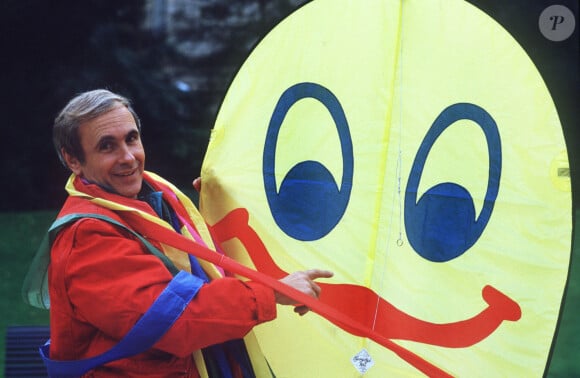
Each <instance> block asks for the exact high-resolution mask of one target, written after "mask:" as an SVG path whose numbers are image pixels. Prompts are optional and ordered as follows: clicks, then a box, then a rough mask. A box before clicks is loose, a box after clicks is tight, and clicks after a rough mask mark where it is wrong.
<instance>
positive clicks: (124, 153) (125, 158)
mask: <svg viewBox="0 0 580 378" xmlns="http://www.w3.org/2000/svg"><path fill="white" fill-rule="evenodd" d="M119 160H120V161H122V162H130V161H133V160H135V155H134V154H133V151H132V150H131V148H130V147H129V146H127V145H126V144H124V145H123V146H122V148H121V150H120V156H119Z"/></svg>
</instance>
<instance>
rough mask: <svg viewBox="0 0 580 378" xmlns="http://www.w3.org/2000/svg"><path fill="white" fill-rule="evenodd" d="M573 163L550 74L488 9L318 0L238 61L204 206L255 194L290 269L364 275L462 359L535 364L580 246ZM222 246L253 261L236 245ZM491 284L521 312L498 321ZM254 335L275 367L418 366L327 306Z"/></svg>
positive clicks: (501, 369) (230, 205) (346, 370)
mask: <svg viewBox="0 0 580 378" xmlns="http://www.w3.org/2000/svg"><path fill="white" fill-rule="evenodd" d="M349 145H350V146H351V150H350V149H349ZM568 167H569V166H568V158H567V153H566V145H565V143H564V138H563V135H562V127H561V124H560V121H559V119H558V115H557V113H556V109H555V106H554V103H553V101H552V99H551V97H550V94H549V92H548V90H547V88H546V86H545V84H544V82H543V80H542V78H541V76H540V74H539V73H538V71H537V70H536V68H535V66H534V64H533V62H532V61H531V60H530V58H529V57H528V56H527V55H526V53H525V51H524V50H523V49H522V48H521V47H520V46H519V44H518V43H517V42H516V41H515V40H514V39H513V38H512V37H511V36H510V34H509V33H508V32H506V31H505V30H504V29H503V28H502V27H501V26H500V25H499V24H497V23H496V22H495V21H494V20H493V19H492V18H490V17H489V16H488V15H486V14H485V13H484V12H482V11H480V10H479V9H477V8H476V7H474V6H472V5H470V4H469V3H466V2H463V1H460V0H446V1H436V0H405V1H394V0H373V1H370V0H369V1H348V0H315V1H312V2H310V3H308V4H306V5H305V6H303V7H301V8H299V9H298V10H297V11H296V12H294V13H293V14H292V15H291V16H290V17H288V18H287V19H285V20H284V21H282V22H281V23H280V24H279V25H278V26H276V27H275V28H274V29H273V30H272V31H271V32H270V33H269V34H268V35H267V36H266V37H265V38H264V39H263V40H262V41H261V42H260V43H259V44H258V46H257V47H256V48H255V49H254V51H253V52H252V53H251V55H250V56H249V57H248V59H247V60H246V62H245V63H244V64H243V66H242V67H241V69H240V71H239V73H238V74H237V76H236V77H235V79H234V81H233V83H232V85H231V87H230V89H229V90H228V93H227V95H226V97H225V100H224V102H223V104H222V106H221V108H220V111H219V114H218V117H217V120H216V123H215V127H214V129H213V131H212V135H211V138H210V143H209V146H208V150H207V154H206V156H205V159H204V163H203V167H202V179H203V190H202V192H201V198H200V201H201V211H202V213H203V215H204V216H205V217H206V219H207V220H208V222H209V223H210V224H214V223H217V222H219V221H220V220H221V219H223V218H224V217H225V216H226V215H227V214H228V213H230V212H231V211H232V210H234V209H237V208H245V209H247V211H248V212H249V214H250V220H249V224H250V226H251V227H252V228H253V229H254V230H255V231H256V232H257V234H258V235H259V236H260V238H261V239H262V241H263V242H264V244H265V246H266V247H267V249H268V251H269V253H270V255H271V256H272V258H273V260H274V261H275V262H276V264H277V265H278V266H279V267H281V269H283V270H284V271H286V272H292V271H296V270H302V269H308V268H314V267H316V268H324V269H330V270H333V271H334V272H335V276H334V277H333V278H332V279H331V280H329V281H328V282H330V283H348V284H353V285H360V286H364V287H366V288H370V289H371V290H373V291H374V292H375V293H377V295H378V296H379V297H380V298H382V299H383V300H384V301H386V302H387V303H389V304H390V305H392V306H394V308H396V309H397V311H400V314H407V315H409V316H411V317H413V318H416V319H417V320H418V321H422V322H424V323H421V324H422V325H424V326H425V327H426V328H425V329H426V330H427V332H425V335H416V336H412V334H413V331H412V330H411V329H407V328H409V327H404V328H405V329H397V325H396V324H395V323H394V322H395V321H396V320H397V319H399V318H398V317H397V316H394V315H392V314H391V313H385V312H384V311H382V310H380V311H379V310H377V311H376V313H371V314H369V316H370V317H374V319H376V320H377V323H380V322H381V321H383V322H387V323H388V322H390V321H392V322H393V324H392V325H390V326H391V327H393V330H392V333H389V334H392V335H394V336H393V338H392V340H393V341H394V342H395V343H397V344H398V345H399V346H401V347H403V348H405V349H407V350H409V351H411V352H412V353H414V354H416V355H418V356H419V357H421V358H423V359H424V360H425V361H428V362H429V363H431V364H433V365H435V366H437V367H439V368H440V369H442V370H443V371H445V372H448V373H449V374H451V375H454V376H469V377H477V376H482V377H484V376H485V377H487V376H501V375H509V376H539V375H541V374H542V373H543V372H544V369H545V365H546V362H547V358H548V354H549V350H550V346H551V343H552V339H553V336H554V332H555V328H556V324H557V321H558V314H559V311H560V305H561V301H562V295H563V291H564V286H565V283H566V278H567V274H568V265H569V259H570V253H571V241H572V202H571V191H570V177H569V169H568ZM317 191H320V192H317ZM293 211H294V212H293ZM224 248H225V249H226V251H227V253H228V254H231V255H233V256H235V257H236V258H237V259H238V260H240V261H242V262H244V263H247V264H248V265H252V263H251V261H250V260H249V258H248V256H247V253H246V251H245V249H244V248H243V247H242V246H241V245H240V244H239V243H236V242H228V243H225V244H224ZM489 287H491V288H493V289H486V288H489ZM492 290H496V291H497V292H499V293H501V295H500V294H497V295H498V296H497V297H494V298H500V297H501V298H502V299H506V298H507V299H506V301H508V302H509V301H511V302H509V303H515V304H517V307H518V308H519V309H520V310H521V317H517V319H515V318H514V319H511V320H509V319H503V320H501V319H500V322H499V323H498V325H497V327H496V328H494V329H489V330H488V329H487V328H485V327H486V324H487V323H485V322H484V319H483V318H484V317H485V316H487V315H488V314H497V313H499V312H501V310H502V308H501V306H502V305H497V304H490V303H488V302H486V299H484V296H486V295H488V294H489V293H492V294H493V295H496V294H495V293H496V291H492ZM490 295H491V294H490ZM506 303H507V302H506ZM347 305H348V306H347V307H351V308H352V309H356V308H357V306H361V304H360V303H357V302H356V301H354V300H353V301H351V303H348V304H347ZM494 311H495V312H494ZM400 314H399V315H400ZM481 314H485V315H481ZM498 316H499V315H498ZM462 322H463V323H462ZM405 324H413V323H412V322H411V323H405ZM418 324H419V323H418ZM425 324H426V325H425ZM456 324H464V325H465V327H466V328H465V329H468V330H469V332H468V333H467V334H469V335H472V334H473V337H474V339H473V340H471V339H470V340H471V341H469V340H468V338H469V337H472V336H468V335H467V334H466V333H465V332H464V331H460V330H463V328H461V327H459V326H458V325H456ZM437 325H446V326H447V327H448V328H445V329H446V331H445V332H446V334H445V335H446V336H445V337H442V336H440V335H439V334H438V333H437ZM421 329H423V328H421ZM447 330H449V331H447ZM389 332H391V330H390V331H389ZM256 336H257V339H258V342H259V344H260V347H261V349H262V351H263V353H264V354H265V356H266V358H267V360H268V362H269V364H270V367H271V368H272V370H273V372H274V374H275V375H276V376H277V377H306V376H316V377H355V376H360V374H363V373H364V374H365V376H369V377H384V376H397V377H402V376H416V375H417V374H418V370H417V368H416V367H415V366H411V365H410V364H408V363H407V362H405V361H403V360H401V358H399V357H398V356H397V355H396V354H394V353H393V352H392V351H391V350H389V349H388V348H385V347H384V346H383V345H380V344H378V343H376V342H374V341H371V340H369V339H368V338H364V337H358V336H354V335H351V334H349V333H348V332H345V331H344V330H342V329H340V328H338V327H336V326H335V325H333V324H331V323H330V322H328V321H327V320H325V319H324V318H322V317H320V316H318V315H316V314H309V315H307V316H305V317H298V316H297V315H296V314H294V313H293V312H292V310H291V309H288V308H282V307H280V308H279V309H278V319H277V320H275V321H274V322H271V323H268V324H264V325H261V326H259V327H257V329H256ZM427 336H429V337H430V338H429V337H427ZM453 343H455V344H453ZM452 344H453V345H452ZM468 344H469V345H468Z"/></svg>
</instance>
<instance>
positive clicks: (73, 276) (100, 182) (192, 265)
mask: <svg viewBox="0 0 580 378" xmlns="http://www.w3.org/2000/svg"><path fill="white" fill-rule="evenodd" d="M53 141H54V145H55V148H56V150H57V153H58V155H59V158H60V159H61V161H62V162H63V163H64V164H65V165H66V166H67V167H68V168H69V169H70V170H71V171H72V175H71V177H70V179H69V181H68V183H67V185H66V190H67V191H68V193H69V197H68V198H67V200H66V202H65V204H64V206H63V208H62V210H61V211H60V213H59V218H62V217H65V216H67V215H71V214H75V213H83V214H98V215H100V216H106V217H108V218H110V219H113V220H114V221H117V222H119V223H121V224H122V225H124V226H125V227H127V229H129V230H130V231H128V230H127V229H125V228H123V227H119V226H118V225H115V224H112V223H111V222H108V221H104V220H102V219H95V218H91V217H85V218H81V219H79V220H76V221H74V222H71V223H70V224H67V225H66V226H65V227H64V228H63V229H62V230H61V231H60V232H59V233H58V235H57V236H56V239H55V240H54V243H53V244H52V249H51V253H50V254H51V263H50V267H49V292H50V301H51V304H50V326H51V344H50V359H51V360H53V361H54V360H56V361H76V360H82V359H86V358H89V357H93V356H97V355H101V354H103V353H105V352H107V351H108V350H111V348H115V347H116V346H117V344H118V343H119V341H120V340H122V339H123V338H124V337H126V335H127V334H128V333H129V332H130V331H131V330H132V328H133V327H134V325H135V324H136V323H137V322H138V321H139V320H140V319H142V318H147V317H148V316H150V315H151V311H150V312H149V313H148V310H149V309H150V308H151V307H152V306H153V304H154V302H155V301H156V300H158V298H161V297H162V294H163V293H164V290H166V289H167V288H168V287H169V286H171V287H173V286H175V285H178V284H177V283H176V282H177V277H183V273H180V274H179V275H178V276H176V277H175V278H174V276H173V275H172V273H171V272H170V270H168V268H167V267H166V266H167V263H164V261H163V260H162V259H161V258H159V256H156V255H154V254H151V253H150V252H149V250H148V249H147V247H146V246H145V245H144V243H143V242H142V241H141V240H140V239H139V238H138V237H136V236H135V234H133V232H136V233H137V234H139V235H141V236H143V237H144V238H145V239H146V240H148V241H149V242H150V243H152V244H153V245H154V246H155V247H156V248H157V249H159V250H160V251H162V252H163V256H162V257H164V256H167V257H169V258H170V260H171V263H169V265H172V266H175V267H177V270H182V271H187V272H191V274H188V275H187V277H186V278H185V280H186V281H185V282H186V284H183V283H181V284H180V285H181V287H179V290H184V291H188V290H190V289H189V286H188V285H189V284H188V282H191V283H192V284H191V287H192V289H191V290H193V286H196V285H197V286H198V288H197V289H196V290H198V291H196V292H195V293H193V294H191V296H192V297H193V298H192V299H190V300H189V302H186V303H187V304H186V306H184V309H182V311H183V312H182V313H180V314H179V315H178V316H175V318H176V319H174V320H175V321H174V322H173V323H172V324H170V326H169V329H168V330H167V331H166V332H165V333H164V334H163V335H162V336H161V338H160V339H159V340H158V341H156V342H155V344H154V345H153V347H152V348H149V349H147V350H143V351H139V353H138V354H136V355H131V356H129V357H127V358H121V359H116V360H114V361H111V362H107V363H105V364H102V365H99V366H96V367H95V368H93V369H91V370H90V371H89V372H87V373H86V374H85V375H84V376H87V377H113V376H114V377H116V376H123V377H197V376H200V375H208V376H210V377H229V376H231V377H237V376H253V375H255V374H257V375H260V374H261V373H259V372H258V371H257V370H256V369H257V368H256V364H260V363H261V364H262V365H264V363H263V362H264V361H260V357H259V355H258V354H257V351H256V349H255V346H250V345H249V344H248V343H249V341H250V340H249V339H250V338H247V340H246V343H244V342H242V341H241V340H240V339H241V338H243V337H244V336H246V335H247V334H248V332H250V331H251V329H252V328H253V327H254V326H256V325H258V324H260V323H263V322H267V321H270V320H273V319H274V318H275V317H276V304H283V305H296V303H294V301H293V300H292V299H291V298H289V297H287V296H285V295H282V294H281V293H278V292H275V291H274V290H273V289H271V288H269V287H267V286H265V285H263V284H260V283H257V282H251V281H247V282H244V281H241V280H239V279H237V278H233V277H228V276H227V274H226V275H224V274H223V272H220V269H219V267H216V266H213V265H211V264H209V263H206V262H204V261H201V260H200V261H198V260H197V259H195V258H194V257H192V256H191V255H188V254H186V253H184V252H183V251H179V250H177V249H176V248H173V247H171V246H169V245H168V244H167V242H164V240H162V238H161V237H160V236H159V235H157V234H156V233H154V232H150V228H149V226H150V225H151V224H152V223H156V224H160V225H162V226H163V227H165V228H168V229H171V230H172V232H174V233H175V235H177V234H178V233H179V234H181V235H184V236H186V237H188V238H189V239H191V240H193V241H195V242H196V243H198V244H201V245H203V246H207V247H209V248H211V249H214V250H215V246H214V245H213V242H212V238H211V235H209V232H208V229H207V227H206V225H205V224H204V222H203V219H202V218H201V216H200V215H199V213H198V212H197V210H196V209H195V207H194V206H193V204H192V203H191V202H190V201H189V200H188V199H187V198H185V196H183V194H181V193H180V192H179V191H178V190H177V189H176V188H175V187H174V186H173V185H171V184H170V183H168V182H166V181H165V180H163V179H162V178H161V177H159V176H156V175H154V174H153V173H150V172H147V171H145V151H144V149H143V145H142V142H141V135H140V122H139V118H138V117H137V115H136V114H135V112H134V110H133V109H132V107H131V105H130V103H129V101H128V100H127V99H125V98H124V97H122V96H119V95H117V94H114V93H112V92H110V91H107V90H94V91H89V92H85V93H82V94H80V95H78V96H77V97H75V98H73V99H72V100H71V101H70V102H69V103H68V104H67V105H66V106H65V108H64V109H63V110H62V111H61V113H60V114H59V115H58V117H57V118H56V120H55V124H54V129H53ZM195 186H196V187H197V186H199V181H196V182H195ZM331 276H332V273H331V272H329V271H324V270H316V269H314V270H309V271H304V272H296V273H292V274H290V275H288V276H286V277H285V278H283V279H281V280H280V281H281V282H283V283H284V284H286V285H289V286H291V287H293V288H295V289H297V290H298V291H301V292H302V293H305V294H307V295H310V296H312V297H318V295H319V293H320V288H319V286H318V285H317V284H316V283H315V282H314V280H315V279H317V278H322V277H331ZM197 282H200V283H199V284H197ZM178 286H179V285H178ZM162 310H165V309H162ZM306 311H307V309H306V308H304V307H300V306H299V307H297V312H299V313H300V314H303V313H305V312H306ZM154 314H157V312H154ZM146 315H147V316H146ZM153 316H159V319H160V322H161V320H163V321H166V319H165V318H166V317H167V316H166V315H164V313H163V311H162V313H161V315H153ZM161 318H163V319H161ZM262 360H263V358H262ZM266 366H267V365H266Z"/></svg>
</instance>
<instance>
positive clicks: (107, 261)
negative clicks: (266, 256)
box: [52, 219, 276, 356]
mask: <svg viewBox="0 0 580 378" xmlns="http://www.w3.org/2000/svg"><path fill="white" fill-rule="evenodd" d="M52 258H53V260H54V262H55V263H57V264H59V263H60V264H65V266H64V279H65V287H66V293H67V295H68V298H69V301H70V304H71V306H72V309H73V311H74V312H75V315H76V316H77V317H78V318H79V320H81V321H84V322H87V323H89V324H91V325H93V326H94V327H95V328H96V329H97V330H98V331H99V332H102V333H103V334H105V335H107V336H108V337H111V338H113V339H117V340H120V339H121V338H122V337H123V336H124V335H125V334H126V333H127V332H128V331H129V330H130V329H131V327H132V326H133V325H134V324H135V323H136V322H137V320H138V319H139V318H140V317H141V316H142V315H143V314H144V313H145V312H146V311H147V309H148V308H149V307H150V306H151V304H152V303H153V302H154V301H155V299H156V298H157V297H158V296H159V294H160V293H161V292H162V291H163V290H164V289H165V287H166V286H167V284H168V283H169V281H171V279H172V278H173V277H172V275H171V274H170V273H169V272H168V271H167V269H166V268H165V266H164V265H163V263H162V262H161V261H160V260H159V259H158V258H157V257H155V256H153V255H151V254H149V253H148V252H146V250H145V249H144V247H143V246H142V244H141V243H140V242H139V241H138V240H134V239H133V236H132V235H129V234H127V233H126V232H125V231H123V230H121V229H119V228H117V227H115V226H113V225H111V224H108V223H106V222H103V221H99V220H95V219H83V220H81V221H78V222H76V223H75V224H73V225H72V226H71V227H69V228H67V229H65V230H63V231H62V232H61V233H60V234H59V235H58V237H57V239H56V240H55V242H54V244H53V248H52ZM275 317H276V303H275V297H274V291H273V290H272V289H271V288H268V287H266V286H264V285H261V284H259V283H256V282H243V281H241V280H239V279H236V278H231V277H228V278H222V279H217V280H214V281H212V282H210V283H208V284H205V285H203V286H202V288H201V289H200V290H199V292H198V294H197V296H196V297H195V298H193V300H192V301H191V302H190V304H189V305H188V307H187V308H186V309H185V311H184V312H183V314H182V315H181V316H180V317H179V318H178V320H177V321H176V322H175V323H174V325H173V327H172V328H171V329H170V330H169V331H168V332H167V333H166V334H165V335H164V336H163V337H162V338H161V340H159V341H158V342H157V344H156V345H155V347H156V348H157V349H160V350H163V351H165V352H168V353H171V354H173V355H176V356H186V355H188V354H190V353H191V352H193V351H195V350H198V349H200V348H203V347H205V346H208V345H212V344H216V343H220V342H223V341H226V340H230V339H234V338H240V337H243V336H244V335H246V334H247V333H248V332H249V331H250V330H251V329H252V328H253V327H254V326H256V325H258V324H260V323H263V322H266V321H269V320H272V319H274V318H275Z"/></svg>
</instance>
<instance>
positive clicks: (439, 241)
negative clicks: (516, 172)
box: [405, 103, 502, 262]
mask: <svg viewBox="0 0 580 378" xmlns="http://www.w3.org/2000/svg"><path fill="white" fill-rule="evenodd" d="M462 119H468V120H471V121H474V122H475V123H477V125H479V127H481V129H482V130H483V132H484V134H485V138H486V140H487V148H488V154H489V173H488V182H487V191H486V194H485V199H484V205H483V208H482V210H481V212H480V214H479V217H477V218H476V217H475V206H474V204H473V199H472V197H471V194H470V193H469V192H468V191H467V190H466V189H465V188H464V187H462V186H460V185H458V184H455V183H450V182H445V183H440V184H438V185H435V186H434V187H432V188H430V189H428V190H427V191H426V192H425V193H424V194H423V195H422V196H421V198H419V199H418V200H417V189H418V186H419V181H420V179H421V175H422V174H423V168H424V166H425V161H426V160H427V156H428V155H429V151H430V150H431V147H432V146H433V144H434V143H435V141H436V140H437V138H438V137H439V136H440V135H441V134H442V133H443V132H444V131H445V130H446V129H447V128H448V127H449V126H451V125H452V124H453V123H455V122H456V121H459V120H462ZM501 161H502V159H501V141H500V136H499V132H498V129H497V125H496V123H495V121H494V120H493V118H492V117H491V115H489V113H487V112H486V111H485V110H484V109H482V108H481V107H479V106H477V105H474V104H468V103H459V104H454V105H451V106H449V107H448V108H446V109H445V110H443V111H442V112H441V114H440V115H439V116H438V117H437V119H435V121H434V122H433V125H432V126H431V128H430V129H429V131H428V132H427V135H426V136H425V138H424V139H423V141H422V143H421V146H420V147H419V151H418V152H417V155H416V156H415V160H414V162H413V166H412V168H411V173H410V175H409V181H408V182H407V189H406V196H405V229H406V231H407V237H408V239H409V242H410V243H411V246H412V247H413V249H414V250H415V252H417V253H418V254H419V255H421V256H422V257H423V258H425V259H427V260H429V261H433V262H446V261H449V260H452V259H454V258H456V257H458V256H460V255H462V254H463V253H465V252H466V251H467V250H468V249H469V248H470V247H471V246H472V245H473V244H475V242H476V241H477V239H479V237H480V236H481V234H482V233H483V230H484V229H485V227H486V226H487V223H488V222H489V219H490V217H491V213H492V211H493V207H494V204H495V199H496V198H497V194H498V191H499V182H500V176H501Z"/></svg>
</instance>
